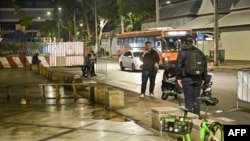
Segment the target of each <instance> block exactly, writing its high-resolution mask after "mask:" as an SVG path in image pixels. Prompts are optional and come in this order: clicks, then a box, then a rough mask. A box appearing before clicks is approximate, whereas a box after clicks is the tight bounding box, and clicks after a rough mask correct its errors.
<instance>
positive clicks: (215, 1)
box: [214, 0, 219, 66]
mask: <svg viewBox="0 0 250 141" xmlns="http://www.w3.org/2000/svg"><path fill="white" fill-rule="evenodd" d="M218 38H219V37H218V0H214V65H215V66H218Z"/></svg>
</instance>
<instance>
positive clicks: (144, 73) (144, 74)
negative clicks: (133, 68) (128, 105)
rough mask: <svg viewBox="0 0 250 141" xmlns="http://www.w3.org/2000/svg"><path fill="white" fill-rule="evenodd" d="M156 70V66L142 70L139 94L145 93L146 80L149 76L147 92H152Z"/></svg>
mask: <svg viewBox="0 0 250 141" xmlns="http://www.w3.org/2000/svg"><path fill="white" fill-rule="evenodd" d="M157 72H158V69H157V68H153V69H152V70H150V71H148V70H142V83H141V94H145V92H146V88H147V82H148V78H149V82H150V83H149V93H153V92H154V88H155V78H156V74H157Z"/></svg>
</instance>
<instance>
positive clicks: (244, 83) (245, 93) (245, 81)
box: [237, 69, 250, 102]
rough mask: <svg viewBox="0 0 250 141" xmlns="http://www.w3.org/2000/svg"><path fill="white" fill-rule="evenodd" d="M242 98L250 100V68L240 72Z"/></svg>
mask: <svg viewBox="0 0 250 141" xmlns="http://www.w3.org/2000/svg"><path fill="white" fill-rule="evenodd" d="M237 96H238V98H239V99H240V100H242V101H245V102H250V69H245V70H244V69H243V70H240V71H239V72H238V92H237Z"/></svg>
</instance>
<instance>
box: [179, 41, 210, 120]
mask: <svg viewBox="0 0 250 141" xmlns="http://www.w3.org/2000/svg"><path fill="white" fill-rule="evenodd" d="M194 48H195V47H194V46H193V39H192V38H188V39H186V41H185V45H184V46H183V48H182V50H181V51H180V52H179V54H178V57H177V64H176V69H177V72H176V78H177V82H178V84H179V85H180V87H181V88H183V92H184V99H185V108H187V109H189V110H190V111H193V113H195V114H197V115H200V101H199V100H197V98H198V97H199V96H200V92H201V86H202V85H203V83H204V80H205V75H206V73H207V63H205V64H204V68H205V72H204V73H202V74H200V75H192V76H191V75H188V74H186V73H185V61H186V58H187V57H186V54H187V51H189V50H191V49H194ZM196 49H198V48H196ZM199 51H200V50H199ZM200 52H201V51H200ZM201 54H202V56H203V57H202V58H203V59H204V61H206V57H205V55H204V53H203V52H201Z"/></svg>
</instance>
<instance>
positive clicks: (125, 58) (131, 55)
mask: <svg viewBox="0 0 250 141" xmlns="http://www.w3.org/2000/svg"><path fill="white" fill-rule="evenodd" d="M141 55H142V51H140V50H136V51H133V50H129V51H126V52H125V53H124V54H123V55H121V56H120V58H119V64H120V68H121V70H122V71H123V70H124V69H125V68H131V69H132V70H133V71H134V70H141V69H142V65H143V62H142V61H141Z"/></svg>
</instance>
